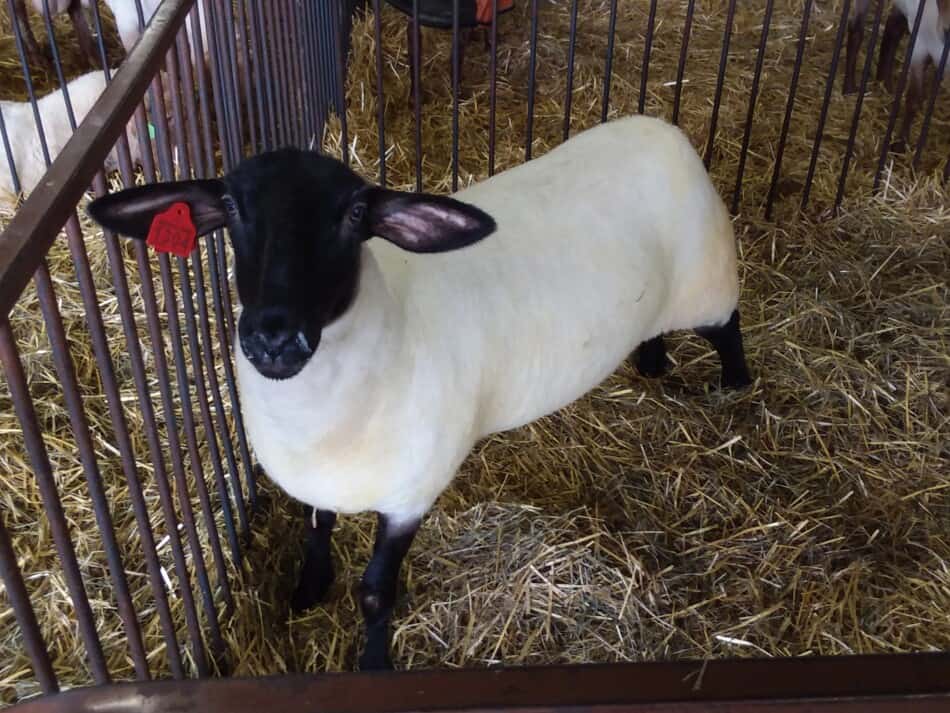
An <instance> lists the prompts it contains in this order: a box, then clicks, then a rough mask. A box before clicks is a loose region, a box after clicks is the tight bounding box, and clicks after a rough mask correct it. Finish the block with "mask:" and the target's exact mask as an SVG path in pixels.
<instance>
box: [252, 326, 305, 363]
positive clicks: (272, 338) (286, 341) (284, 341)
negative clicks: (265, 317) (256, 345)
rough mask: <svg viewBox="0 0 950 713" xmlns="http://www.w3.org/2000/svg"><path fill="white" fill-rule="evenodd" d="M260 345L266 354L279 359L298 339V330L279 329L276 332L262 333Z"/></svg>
mask: <svg viewBox="0 0 950 713" xmlns="http://www.w3.org/2000/svg"><path fill="white" fill-rule="evenodd" d="M259 336H260V345H261V348H262V350H263V352H264V354H265V355H266V356H268V357H269V358H270V359H277V358H278V357H279V356H280V355H281V354H283V353H284V352H285V351H286V350H287V348H288V347H289V346H290V345H291V344H295V343H296V341H297V332H296V331H291V330H284V329H282V330H279V331H276V332H269V333H261V334H260V335H259Z"/></svg>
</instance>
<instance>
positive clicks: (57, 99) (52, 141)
mask: <svg viewBox="0 0 950 713" xmlns="http://www.w3.org/2000/svg"><path fill="white" fill-rule="evenodd" d="M105 88H106V80H105V76H104V74H103V72H101V71H95V72H89V73H88V74H83V75H81V76H79V77H77V78H76V79H73V80H72V81H71V82H69V83H68V84H67V91H68V93H69V100H70V102H71V104H72V107H73V113H74V115H75V117H76V125H77V126H78V125H79V124H80V123H81V122H82V120H83V119H84V118H85V117H86V115H87V114H88V113H89V110H90V109H92V107H93V105H94V104H95V103H96V101H97V100H98V99H99V96H100V95H101V94H102V92H103V91H105ZM36 103H37V107H38V108H39V112H40V117H41V119H42V122H43V132H44V135H45V138H46V145H47V148H48V149H49V157H50V161H53V160H55V159H56V157H57V156H58V155H59V152H60V151H62V150H63V147H64V146H65V145H66V142H67V141H69V139H70V138H71V137H72V135H73V129H72V126H71V125H70V123H69V116H68V114H67V113H66V102H65V98H64V96H63V92H62V90H61V89H57V90H55V91H54V92H52V93H50V94H47V95H46V96H44V97H41V98H40V99H38V100H37V102H36ZM0 112H2V114H3V122H4V126H5V128H6V131H7V138H8V139H9V142H10V149H11V151H12V153H13V161H14V166H15V167H16V172H17V177H18V178H19V179H20V187H21V190H22V191H23V192H24V193H29V192H30V191H32V190H33V188H34V187H35V186H36V184H37V183H39V181H40V179H41V178H42V177H43V174H44V173H46V168H47V167H46V160H45V159H44V157H43V148H42V144H41V143H40V135H39V132H38V131H37V130H36V124H35V122H34V118H33V107H32V105H31V104H30V102H13V101H0ZM128 130H129V134H128V136H129V150H130V153H131V155H132V160H133V162H134V163H136V162H138V161H139V158H140V156H141V152H140V151H139V145H138V133H137V132H136V130H135V123H134V121H130V122H129V125H128ZM117 161H118V157H117V152H116V151H115V150H113V151H112V153H110V154H109V156H108V158H107V159H106V169H107V170H113V169H115V168H116V166H117ZM15 203H16V194H15V187H14V184H13V176H12V173H11V171H10V166H9V164H8V162H7V156H6V153H5V152H4V151H3V150H2V146H0V204H3V205H5V206H7V207H8V208H10V207H12V206H13V205H14V204H15Z"/></svg>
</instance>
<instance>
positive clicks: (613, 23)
mask: <svg viewBox="0 0 950 713" xmlns="http://www.w3.org/2000/svg"><path fill="white" fill-rule="evenodd" d="M616 34H617V0H610V21H609V24H608V26H607V64H606V66H605V67H604V95H603V98H602V100H601V109H600V121H601V123H603V122H605V121H607V109H608V107H609V106H610V78H611V77H612V76H613V68H614V38H615V36H616Z"/></svg>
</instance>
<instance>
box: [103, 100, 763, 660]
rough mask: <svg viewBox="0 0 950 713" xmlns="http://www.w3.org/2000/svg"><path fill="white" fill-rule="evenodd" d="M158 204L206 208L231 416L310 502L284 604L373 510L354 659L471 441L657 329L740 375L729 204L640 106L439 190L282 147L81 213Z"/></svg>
mask: <svg viewBox="0 0 950 713" xmlns="http://www.w3.org/2000/svg"><path fill="white" fill-rule="evenodd" d="M175 202H183V203H185V204H187V205H188V206H189V209H190V212H191V215H192V217H193V219H194V221H195V225H196V229H197V231H198V233H199V234H204V233H207V232H209V231H211V230H214V229H216V228H218V227H221V226H224V225H227V226H228V227H229V232H230V235H231V240H232V245H233V248H234V253H235V267H236V277H237V289H238V295H239V297H240V302H241V305H242V311H241V316H240V320H239V323H238V331H239V342H240V345H241V348H240V349H238V350H236V352H237V353H236V360H237V373H238V379H239V385H240V392H241V397H242V409H243V413H244V419H245V421H244V422H245V425H246V427H247V432H248V435H249V437H250V439H251V442H252V444H253V447H254V450H255V452H256V454H257V456H258V458H259V460H260V462H261V464H262V465H263V467H264V468H265V470H266V471H267V473H268V474H269V475H270V477H271V478H272V479H273V480H274V481H275V482H277V483H278V484H279V485H280V486H281V487H282V488H283V489H284V490H285V491H286V492H288V493H289V494H290V495H292V496H293V497H295V498H297V499H298V500H300V501H302V502H304V503H306V504H308V505H310V506H312V507H313V508H314V512H313V522H312V525H311V527H310V528H309V538H308V539H309V544H308V547H307V554H306V559H305V562H304V565H303V570H302V573H301V580H300V584H299V586H298V589H297V592H296V593H295V595H294V602H293V605H294V607H295V608H297V609H301V608H307V607H309V606H311V605H313V604H314V603H315V602H317V601H319V600H320V599H321V598H322V597H323V596H324V595H325V594H326V592H327V590H328V588H329V586H330V584H331V583H332V581H333V566H332V562H331V558H330V549H329V546H330V536H331V531H332V528H333V524H334V522H335V518H336V513H359V512H364V511H375V512H377V513H378V514H379V528H378V531H377V536H376V547H375V550H374V554H373V557H372V559H371V561H370V563H369V565H368V567H367V569H366V572H365V574H364V577H363V580H362V590H361V597H360V602H361V606H362V610H363V613H364V617H365V619H366V627H367V643H366V648H365V650H364V654H363V655H362V657H361V659H360V665H361V667H362V668H381V667H387V666H389V665H390V662H389V619H390V616H391V613H392V607H393V602H394V598H395V594H396V582H397V576H398V572H399V569H400V565H401V562H402V559H403V557H404V555H405V554H406V552H407V550H408V549H409V546H410V544H411V542H412V539H413V536H414V534H415V532H416V530H417V528H418V527H419V524H420V521H421V519H422V518H423V516H424V515H425V513H426V512H427V511H428V510H429V508H431V507H432V505H433V504H434V502H435V501H436V499H437V498H438V497H439V495H440V493H442V492H443V491H444V490H445V489H446V487H448V485H449V484H450V483H451V482H452V480H453V478H454V476H455V473H456V471H457V469H458V467H459V465H460V464H461V463H462V461H463V459H464V458H465V457H466V456H467V455H468V453H469V452H470V451H471V449H472V447H473V446H474V444H475V443H476V442H477V441H478V440H479V439H482V438H484V437H486V436H488V435H489V434H492V433H496V432H499V431H505V430H508V429H512V428H516V427H518V426H521V425H523V424H526V423H529V422H531V421H533V420H534V419H537V418H539V417H541V416H544V415H545V414H549V413H551V412H553V411H555V410H556V409H559V408H561V407H563V406H565V405H567V404H569V403H571V402H572V401H574V400H575V399H577V398H579V397H580V396H582V395H583V394H585V393H586V392H587V391H589V390H590V389H592V388H594V387H595V386H597V385H598V384H599V383H600V382H601V381H602V380H603V379H604V378H606V377H607V376H608V375H609V374H611V372H613V371H614V370H615V369H616V368H617V366H618V365H619V364H620V363H621V362H623V360H624V359H625V358H627V357H628V356H629V355H630V354H631V352H632V351H633V350H635V349H637V347H638V346H639V347H640V349H639V354H638V365H639V367H640V368H641V371H644V372H647V373H650V374H656V373H659V372H660V371H662V369H663V367H664V365H665V361H666V357H665V350H664V346H663V341H662V335H663V334H664V333H665V332H669V331H671V330H678V329H695V330H696V331H698V332H699V333H700V334H701V335H703V336H704V337H706V338H707V339H709V340H710V341H711V342H712V344H713V345H714V346H715V348H716V350H717V351H718V353H719V355H720V357H721V359H722V368H723V372H722V377H723V378H722V380H723V384H724V385H726V386H733V387H738V386H743V385H746V384H748V383H749V381H750V379H749V374H748V371H747V368H746V363H745V357H744V354H743V346H742V337H741V334H740V331H739V313H738V309H737V302H738V293H739V280H738V274H737V261H736V246H735V238H734V234H733V228H732V223H731V221H730V218H729V215H728V213H727V211H726V208H725V206H724V205H723V202H722V200H721V199H720V197H719V195H718V194H717V193H716V190H715V188H714V187H713V184H712V182H711V181H710V179H709V177H708V175H707V173H706V170H705V168H704V167H703V163H702V161H701V160H700V158H699V157H698V156H697V154H696V152H695V150H694V149H693V147H692V146H691V145H690V143H689V141H688V139H687V138H686V137H685V136H684V135H683V133H681V132H680V130H679V129H677V128H675V127H673V126H672V125H670V124H667V123H665V122H663V121H660V120H657V119H652V118H646V117H633V118H627V119H622V120H617V121H613V122H610V123H607V124H603V125H600V126H598V127H597V128H593V129H590V130H588V131H585V132H583V133H580V134H578V135H576V136H575V137H574V138H572V139H570V140H569V141H568V142H566V143H565V144H563V145H561V146H559V147H558V148H555V149H553V150H551V151H550V152H549V153H547V154H546V155H544V156H543V157H541V158H538V159H535V160H534V161H531V162H529V163H526V164H524V165H521V166H519V167H517V168H513V169H510V170H508V171H505V172H504V173H501V174H498V175H496V176H495V177H493V178H491V179H489V180H487V181H484V182H482V183H479V184H477V185H474V186H472V187H470V188H468V189H466V190H464V191H462V192H460V193H458V194H457V195H456V196H455V197H454V198H447V197H441V196H432V195H427V194H411V193H403V192H399V191H393V190H385V189H381V188H377V187H373V186H370V185H369V184H367V183H366V182H364V181H363V180H362V179H361V178H360V177H358V176H357V175H356V174H355V173H353V172H352V171H350V170H349V169H348V168H346V167H345V166H343V164H341V163H340V162H339V161H336V160H335V159H332V158H329V157H326V156H322V155H320V154H317V153H311V152H303V151H298V150H295V149H284V150H281V151H275V152H270V153H266V154H262V155H260V156H257V157H255V158H251V159H248V160H247V161H245V162H244V163H242V164H241V165H240V166H238V168H236V169H235V170H234V171H233V172H232V173H230V174H229V175H227V176H226V177H224V178H223V179H209V180H201V181H185V182H178V183H169V184H155V185H150V186H144V187H138V188H132V189H129V190H126V191H122V192H119V193H116V194H113V195H110V196H106V197H104V198H102V199H99V200H98V201H96V202H94V203H92V204H91V205H90V207H89V212H90V214H91V215H92V216H93V218H94V219H95V220H97V221H98V222H99V223H100V224H102V225H103V226H105V227H108V228H110V229H112V230H114V231H116V232H117V233H120V234H123V235H128V236H131V237H135V238H138V239H143V238H144V237H145V236H146V234H147V233H148V230H149V226H150V225H151V222H152V220H153V218H154V217H155V215H156V214H157V213H158V212H159V211H164V210H166V209H168V208H169V207H170V206H171V205H172V204H173V203H175ZM373 236H378V237H380V238H383V239H382V240H370V238H372V237H373ZM488 236H490V237H488ZM467 246H470V247H467ZM463 248H464V249H463ZM413 253H437V254H413Z"/></svg>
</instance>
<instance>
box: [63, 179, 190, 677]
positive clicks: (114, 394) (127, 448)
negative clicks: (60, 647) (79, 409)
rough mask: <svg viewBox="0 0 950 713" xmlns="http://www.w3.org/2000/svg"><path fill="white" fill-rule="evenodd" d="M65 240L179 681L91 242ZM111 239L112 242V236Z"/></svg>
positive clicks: (69, 228)
mask: <svg viewBox="0 0 950 713" xmlns="http://www.w3.org/2000/svg"><path fill="white" fill-rule="evenodd" d="M93 190H94V192H95V194H96V196H97V197H100V196H103V195H105V193H106V184H105V177H104V176H103V174H102V173H100V174H99V175H97V176H96V178H95V179H94V180H93ZM66 237H67V239H68V241H69V249H70V254H71V255H72V258H73V262H74V263H75V264H76V276H77V278H78V282H79V290H80V293H81V294H82V298H83V306H84V307H85V310H86V315H87V323H88V327H89V332H90V334H91V335H92V345H93V351H94V352H95V356H96V361H97V362H98V364H99V374H100V376H101V378H102V385H103V391H104V392H105V395H106V401H107V403H108V406H109V415H110V417H111V421H112V428H113V431H114V433H115V437H116V445H117V447H118V449H119V456H120V458H121V461H122V471H123V474H124V475H125V481H126V485H127V486H128V489H129V497H130V499H131V501H132V511H133V513H134V515H135V522H136V526H137V527H138V533H139V539H140V541H141V544H142V551H143V554H144V557H145V569H146V571H147V572H148V577H149V583H150V585H151V588H152V595H153V596H154V597H155V608H156V611H157V612H158V619H159V624H160V626H161V629H162V635H163V637H164V639H165V648H166V651H167V653H168V663H169V668H170V669H171V673H172V676H173V677H174V678H178V679H180V678H184V675H185V673H184V667H183V666H182V660H181V651H180V650H179V648H178V638H177V636H176V634H175V625H174V622H173V621H172V616H171V609H170V608H169V605H168V593H167V592H166V591H165V582H164V581H163V580H162V575H161V563H160V562H159V560H158V553H157V549H156V546H155V535H154V533H153V532H152V525H151V522H150V521H149V514H148V505H147V504H146V502H145V497H144V496H143V494H142V486H141V483H140V482H139V478H138V469H137V466H136V463H135V452H134V450H133V448H132V440H131V438H130V436H129V428H128V423H127V421H126V418H125V412H124V411H123V408H122V399H121V396H120V394H119V386H118V383H117V381H116V376H115V367H114V366H113V363H112V354H111V350H110V348H109V342H108V339H107V338H106V334H105V325H104V324H103V321H102V312H101V311H100V309H99V299H98V296H97V295H96V287H95V283H94V281H93V277H92V270H91V269H90V267H89V256H88V254H87V253H86V243H85V240H84V238H83V235H82V232H81V231H80V230H79V225H78V224H77V223H76V222H75V221H73V220H71V221H70V222H69V223H67V224H66ZM110 239H111V238H110Z"/></svg>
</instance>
